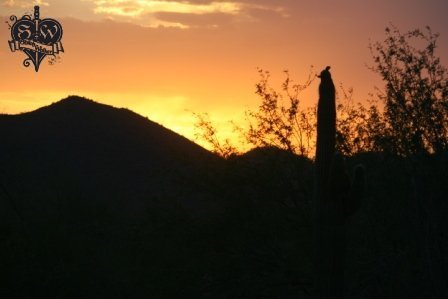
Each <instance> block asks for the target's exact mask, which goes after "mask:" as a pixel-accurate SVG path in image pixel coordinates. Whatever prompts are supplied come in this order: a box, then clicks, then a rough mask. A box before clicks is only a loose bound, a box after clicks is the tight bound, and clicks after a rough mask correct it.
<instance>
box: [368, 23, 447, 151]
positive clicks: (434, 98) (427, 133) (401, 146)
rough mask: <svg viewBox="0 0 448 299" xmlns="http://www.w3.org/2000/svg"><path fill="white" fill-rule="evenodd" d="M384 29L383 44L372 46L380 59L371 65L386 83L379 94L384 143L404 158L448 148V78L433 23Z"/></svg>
mask: <svg viewBox="0 0 448 299" xmlns="http://www.w3.org/2000/svg"><path fill="white" fill-rule="evenodd" d="M385 32H386V39H385V40H384V41H383V42H375V43H373V44H370V49H371V52H372V56H373V59H374V63H375V65H374V66H373V67H371V69H372V70H373V71H374V72H376V73H378V74H379V75H380V76H381V77H382V79H383V80H384V82H385V84H386V86H385V90H384V92H380V93H379V98H380V99H381V100H382V101H383V102H384V114H383V121H384V125H383V127H382V128H381V130H384V131H383V133H384V137H385V138H384V139H383V140H382V144H381V146H382V147H383V149H388V150H391V151H393V152H394V153H396V154H399V155H405V156H406V155H412V154H415V153H421V152H427V153H433V152H441V151H443V150H446V149H447V146H448V139H447V138H448V80H447V79H448V77H447V69H446V68H445V67H444V66H443V65H441V64H440V59H439V58H438V57H437V56H436V55H435V49H436V47H437V44H436V43H437V38H438V34H434V33H433V32H432V31H431V29H430V28H429V27H426V31H422V30H420V29H415V30H412V31H408V32H406V33H401V32H400V31H399V30H398V29H397V28H395V27H392V28H386V30H385ZM370 129H371V130H372V129H373V130H375V129H377V130H380V128H378V127H371V128H370ZM376 133H377V132H376Z"/></svg>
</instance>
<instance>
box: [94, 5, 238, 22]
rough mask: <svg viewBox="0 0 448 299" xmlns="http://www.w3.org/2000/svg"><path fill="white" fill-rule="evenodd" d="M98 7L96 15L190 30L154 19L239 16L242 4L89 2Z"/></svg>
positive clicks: (95, 7)
mask: <svg viewBox="0 0 448 299" xmlns="http://www.w3.org/2000/svg"><path fill="white" fill-rule="evenodd" d="M87 1H90V2H92V3H93V4H94V12H95V14H98V15H102V16H104V17H106V18H110V19H117V18H118V19H120V20H125V21H131V22H137V23H139V24H140V25H143V26H146V27H159V26H163V27H179V28H188V27H189V26H188V25H186V24H183V23H181V22H176V21H173V22H169V21H166V20H160V19H158V18H157V17H154V15H155V14H158V13H176V14H194V15H205V14H216V13H219V14H227V15H237V14H238V13H239V12H240V11H241V9H242V4H240V3H236V2H210V3H191V2H183V1H163V0H155V1H148V0H146V1H144V0H87Z"/></svg>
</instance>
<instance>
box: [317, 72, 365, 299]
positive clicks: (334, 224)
mask: <svg viewBox="0 0 448 299" xmlns="http://www.w3.org/2000/svg"><path fill="white" fill-rule="evenodd" d="M329 70H330V67H327V68H326V69H325V70H323V71H322V72H321V74H320V76H319V77H320V79H321V82H320V85H319V102H318V106H317V144H316V156H315V190H314V201H315V211H314V213H315V236H314V237H315V244H314V245H315V248H314V252H315V261H314V263H315V295H316V296H315V297H316V298H319V299H321V298H332V299H337V298H343V296H344V295H343V293H344V264H345V246H346V241H345V223H346V219H347V217H348V216H350V215H351V214H353V213H354V212H356V210H357V209H358V208H359V206H360V203H361V198H362V193H363V190H364V183H363V182H364V168H363V167H362V166H357V167H356V169H355V177H354V180H353V183H351V182H350V178H349V175H348V174H347V170H346V166H345V161H344V158H343V157H342V155H340V154H338V153H335V140H336V103H335V88H334V84H333V80H332V78H331V74H330V72H329Z"/></svg>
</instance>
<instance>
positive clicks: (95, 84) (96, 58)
mask: <svg viewBox="0 0 448 299" xmlns="http://www.w3.org/2000/svg"><path fill="white" fill-rule="evenodd" d="M36 4H38V5H40V11H41V18H45V17H50V18H55V19H57V20H58V21H60V23H61V24H62V26H63V29H64V36H63V39H62V44H63V46H64V48H65V53H62V55H61V56H60V57H61V59H60V62H59V63H57V64H55V65H49V64H48V62H47V60H46V61H44V62H43V63H42V64H41V67H40V70H39V72H38V73H36V72H35V71H34V69H33V68H32V67H29V68H25V67H24V66H23V65H22V61H23V60H24V59H25V55H24V54H23V53H19V52H15V53H12V52H11V51H10V49H9V46H8V40H10V39H11V38H10V33H9V30H8V25H7V24H6V21H8V18H9V16H10V15H17V16H18V17H21V16H22V15H23V14H24V13H32V11H33V6H34V5H36ZM447 12H448V1H444V0H439V1H436V0H376V1H367V0H366V1H359V0H340V1H334V0H333V1H331V0H325V1H301V0H227V1H210V0H193V1H181V0H177V1H176V0H157V1H151V0H147V1H144V0H70V1H62V0H41V1H25V0H6V1H5V0H0V16H1V19H2V20H3V22H2V23H1V24H0V74H1V75H0V78H1V80H0V113H19V112H24V111H31V110H33V109H36V108H38V107H41V106H44V105H48V104H50V103H52V102H56V101H58V100H60V99H62V98H64V97H66V96H68V95H74V94H76V95H81V96H85V97H88V98H91V99H93V100H95V101H98V102H101V103H106V104H111V105H113V106H117V107H126V108H129V109H131V110H133V111H135V112H137V113H139V114H141V115H144V116H147V117H148V118H149V119H151V120H154V121H156V122H159V123H161V124H163V125H164V126H166V127H168V128H170V129H172V130H174V131H176V132H178V133H180V134H182V135H184V136H186V137H187V138H190V139H192V138H193V127H194V118H193V116H192V114H191V111H194V112H207V113H209V114H210V116H211V119H212V120H213V121H214V122H216V123H217V124H218V126H219V129H220V130H221V131H222V132H223V133H224V134H230V131H231V126H230V125H229V124H228V123H227V120H231V119H233V120H236V121H241V120H242V116H243V111H244V110H245V109H248V108H249V109H256V107H257V104H258V102H259V99H258V98H257V97H256V95H255V94H254V91H255V88H254V85H255V83H256V82H257V80H258V73H257V67H259V68H262V69H265V70H269V71H270V72H271V74H272V77H273V83H274V84H279V82H280V81H281V80H282V79H283V78H284V77H283V73H282V71H283V70H285V69H288V70H289V71H290V73H291V77H292V78H293V79H295V80H296V81H297V82H303V81H304V80H305V79H306V77H307V76H308V72H309V68H310V66H311V65H313V66H314V69H315V71H320V70H321V69H322V68H324V67H325V66H327V65H331V66H332V74H333V79H334V81H335V83H336V84H340V83H343V84H344V86H346V87H353V88H354V91H355V93H354V96H355V98H356V99H357V100H360V101H364V100H365V99H367V98H368V93H369V92H372V91H373V90H374V86H375V85H377V86H379V87H381V81H380V80H379V78H378V76H377V75H376V74H374V73H372V72H371V71H370V70H369V69H368V68H367V67H366V64H371V63H372V60H371V55H370V52H369V49H368V45H369V41H379V40H383V39H384V28H385V27H386V26H388V25H390V23H392V24H394V25H395V26H396V27H398V28H399V29H400V30H401V31H406V30H409V29H415V28H423V27H424V26H426V25H429V26H430V27H431V28H432V29H433V31H435V32H439V33H440V34H441V36H440V38H439V44H438V51H437V55H439V56H440V57H441V59H442V64H444V65H447V64H448V63H447V62H448V18H447V17H446V15H447ZM317 84H318V81H317V80H316V81H315V82H314V83H313V84H312V86H311V87H310V88H309V89H308V90H307V91H306V92H304V93H303V95H302V104H303V105H305V106H308V105H313V104H315V103H316V101H317ZM274 86H276V85H274ZM276 87H278V86H276Z"/></svg>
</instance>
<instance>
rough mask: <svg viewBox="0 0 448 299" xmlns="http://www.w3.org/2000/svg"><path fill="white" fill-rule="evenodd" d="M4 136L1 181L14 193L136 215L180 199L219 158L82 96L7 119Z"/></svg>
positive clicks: (0, 127)
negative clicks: (155, 203) (149, 202)
mask: <svg viewBox="0 0 448 299" xmlns="http://www.w3.org/2000/svg"><path fill="white" fill-rule="evenodd" d="M0 135H1V136H2V146H1V148H0V157H1V158H0V163H1V165H2V171H1V177H2V180H3V181H4V183H5V184H4V185H7V186H10V187H9V188H10V189H11V190H8V191H9V193H11V196H15V197H17V198H29V197H33V198H45V201H46V203H48V198H56V197H58V196H59V197H60V196H61V195H64V197H67V196H69V197H74V198H77V200H82V199H83V198H85V199H86V200H89V201H98V202H101V201H104V200H107V201H109V202H108V206H109V207H110V206H111V203H110V201H111V200H112V201H113V200H120V201H121V202H116V208H117V209H119V210H121V209H127V210H129V209H130V210H132V211H133V212H137V211H139V210H140V209H141V208H142V204H143V203H142V200H144V199H148V198H154V197H160V196H163V197H176V196H177V194H175V193H176V192H187V191H188V190H189V189H192V188H191V186H192V185H194V184H201V183H202V181H201V177H202V176H204V173H205V168H207V165H210V164H213V163H219V160H220V159H219V158H218V157H216V156H214V155H213V154H211V153H210V152H208V151H207V150H205V149H204V148H202V147H200V146H198V145H197V144H195V143H193V142H191V141H189V140H188V139H186V138H184V137H182V136H180V135H178V134H176V133H174V132H172V131H170V130H169V129H166V128H164V127H163V126H161V125H159V124H157V123H154V122H152V121H150V120H148V119H146V118H144V117H142V116H140V115H138V114H136V113H134V112H132V111H130V110H127V109H117V108H113V107H111V106H107V105H103V104H99V103H96V102H94V101H91V100H88V99H85V98H81V97H77V96H70V97H68V98H66V99H63V100H61V101H59V102H57V103H54V104H52V105H49V106H47V107H43V108H40V109H37V110H35V111H33V112H29V113H23V114H19V115H1V116H0ZM11 186H15V187H12V188H11ZM19 186H20V187H19ZM124 197H126V200H125V199H124ZM93 198H94V199H95V200H93ZM126 201H127V202H126ZM98 202H96V204H98ZM46 203H42V202H39V208H42V205H43V206H45V204H46ZM18 204H20V203H18Z"/></svg>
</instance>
